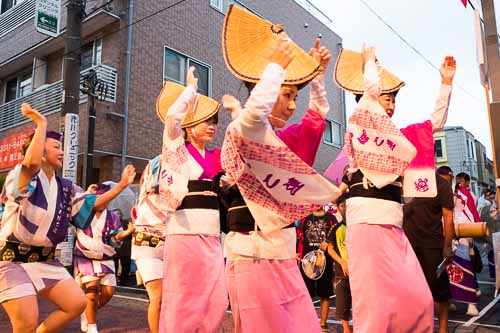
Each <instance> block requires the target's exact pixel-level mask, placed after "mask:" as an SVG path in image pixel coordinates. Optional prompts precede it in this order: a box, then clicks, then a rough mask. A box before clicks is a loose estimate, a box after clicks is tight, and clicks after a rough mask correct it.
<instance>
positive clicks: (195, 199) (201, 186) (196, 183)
mask: <svg viewBox="0 0 500 333" xmlns="http://www.w3.org/2000/svg"><path fill="white" fill-rule="evenodd" d="M213 186H214V185H213V182H212V181H211V180H190V181H189V182H188V191H189V193H193V194H191V195H190V194H188V195H186V196H185V197H184V199H183V200H182V203H181V205H180V206H179V208H177V210H181V209H196V208H201V209H215V210H219V200H218V199H217V195H216V194H215V192H214V188H213ZM195 192H213V194H214V195H204V194H201V193H200V194H198V193H197V194H194V193H195Z"/></svg>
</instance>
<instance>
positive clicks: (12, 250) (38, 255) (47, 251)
mask: <svg viewBox="0 0 500 333" xmlns="http://www.w3.org/2000/svg"><path fill="white" fill-rule="evenodd" d="M55 252H56V248H55V247H45V246H34V245H28V244H24V243H17V242H12V241H3V240H0V261H12V262H23V263H30V262H43V261H48V260H52V259H54V254H55Z"/></svg>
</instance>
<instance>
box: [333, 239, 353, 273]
mask: <svg viewBox="0 0 500 333" xmlns="http://www.w3.org/2000/svg"><path fill="white" fill-rule="evenodd" d="M328 254H329V255H330V257H332V258H333V260H335V261H336V262H337V263H338V264H339V265H340V266H341V267H342V271H344V274H345V275H347V276H349V269H348V268H347V260H345V259H342V258H341V257H340V256H339V255H338V254H337V252H335V250H334V248H333V244H331V243H329V244H328Z"/></svg>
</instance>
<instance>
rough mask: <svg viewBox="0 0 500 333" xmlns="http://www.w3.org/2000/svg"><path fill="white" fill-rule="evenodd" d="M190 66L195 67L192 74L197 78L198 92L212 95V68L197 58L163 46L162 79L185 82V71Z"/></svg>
mask: <svg viewBox="0 0 500 333" xmlns="http://www.w3.org/2000/svg"><path fill="white" fill-rule="evenodd" d="M190 66H193V67H195V68H196V70H195V72H194V74H195V76H196V77H197V78H198V92H199V93H200V94H202V95H206V96H211V95H212V91H211V90H212V68H211V67H210V65H206V64H204V63H202V62H200V61H198V60H195V59H192V58H190V57H188V56H186V55H184V54H182V53H179V52H177V51H174V50H172V49H169V48H167V47H165V54H164V56H163V80H168V81H173V82H177V83H180V84H186V73H187V70H188V68H189V67H190Z"/></svg>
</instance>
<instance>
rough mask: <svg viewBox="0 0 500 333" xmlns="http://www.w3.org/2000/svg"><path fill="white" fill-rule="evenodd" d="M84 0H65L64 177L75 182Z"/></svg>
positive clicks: (62, 111)
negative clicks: (66, 0) (66, 1)
mask: <svg viewBox="0 0 500 333" xmlns="http://www.w3.org/2000/svg"><path fill="white" fill-rule="evenodd" d="M84 10H85V1H84V0H68V3H67V5H66V11H67V16H66V33H65V38H64V45H65V46H64V72H63V95H62V110H61V116H62V119H61V123H62V124H64V165H63V177H64V178H68V179H70V180H72V181H73V182H74V183H76V178H77V163H78V108H79V101H80V48H81V32H82V18H83V14H84Z"/></svg>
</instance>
